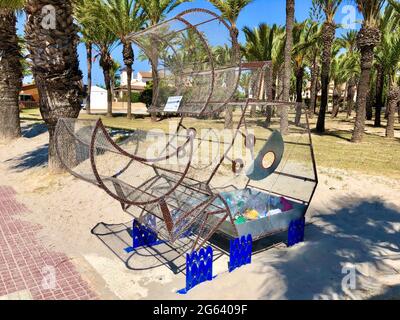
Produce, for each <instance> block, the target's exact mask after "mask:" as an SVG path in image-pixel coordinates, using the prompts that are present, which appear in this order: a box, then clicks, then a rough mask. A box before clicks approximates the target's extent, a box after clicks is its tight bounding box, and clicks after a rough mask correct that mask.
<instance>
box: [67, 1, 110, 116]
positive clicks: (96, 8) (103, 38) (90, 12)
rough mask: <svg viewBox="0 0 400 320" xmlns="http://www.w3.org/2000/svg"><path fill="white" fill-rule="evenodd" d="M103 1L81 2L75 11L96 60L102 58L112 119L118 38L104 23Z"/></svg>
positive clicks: (108, 106)
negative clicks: (115, 48)
mask: <svg viewBox="0 0 400 320" xmlns="http://www.w3.org/2000/svg"><path fill="white" fill-rule="evenodd" d="M104 6H105V4H104V2H103V1H102V0H80V2H79V3H78V4H77V6H76V7H77V8H76V10H75V15H76V17H77V20H78V21H79V23H80V24H81V25H82V26H83V28H84V30H86V34H87V35H88V37H89V38H90V41H91V42H92V43H93V45H94V48H95V49H96V51H97V54H96V55H95V58H97V57H98V56H100V66H101V68H102V69H103V76H104V84H105V87H106V90H107V116H108V117H112V97H113V93H112V74H111V73H112V68H113V64H114V61H113V59H112V57H111V51H112V50H113V49H114V46H115V45H116V43H117V37H116V36H115V34H114V33H113V32H111V31H110V30H109V29H108V28H106V27H105V25H104V23H103V22H102V14H99V13H101V12H104V10H105V9H104Z"/></svg>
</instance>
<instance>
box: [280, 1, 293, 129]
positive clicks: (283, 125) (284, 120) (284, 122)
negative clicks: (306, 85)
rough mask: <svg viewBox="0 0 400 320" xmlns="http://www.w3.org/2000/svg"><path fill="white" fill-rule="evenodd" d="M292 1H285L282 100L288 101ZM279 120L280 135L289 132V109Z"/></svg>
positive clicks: (282, 110)
mask: <svg viewBox="0 0 400 320" xmlns="http://www.w3.org/2000/svg"><path fill="white" fill-rule="evenodd" d="M294 10H295V3H294V0H286V42H285V53H284V69H283V100H284V101H289V99H290V78H291V74H292V65H291V63H292V49H293V26H294ZM280 116H281V118H280V129H281V133H282V134H287V133H288V130H289V109H288V107H282V109H281V115H280Z"/></svg>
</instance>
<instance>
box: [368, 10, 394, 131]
mask: <svg viewBox="0 0 400 320" xmlns="http://www.w3.org/2000/svg"><path fill="white" fill-rule="evenodd" d="M394 9H395V8H394V7H393V6H392V5H388V6H387V7H386V8H385V11H384V14H383V15H382V16H381V18H380V22H379V25H380V30H381V34H382V35H383V39H382V44H380V45H379V46H378V47H377V48H376V51H375V64H374V67H375V70H376V82H375V83H376V86H375V92H376V95H375V121H374V126H375V127H380V126H381V113H382V108H383V105H384V91H385V90H384V89H385V85H386V84H387V81H386V80H387V79H386V78H387V74H386V73H387V72H386V73H385V71H384V70H383V65H384V64H385V62H386V61H387V58H388V56H387V51H386V48H387V44H388V42H390V39H389V36H390V34H391V33H392V32H396V31H397V30H396V29H397V27H398V24H399V20H398V17H397V15H396V11H395V10H394Z"/></svg>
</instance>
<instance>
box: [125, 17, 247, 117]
mask: <svg viewBox="0 0 400 320" xmlns="http://www.w3.org/2000/svg"><path fill="white" fill-rule="evenodd" d="M216 30H218V33H216ZM128 39H129V40H131V41H133V42H134V43H136V44H137V45H138V46H139V47H140V48H141V49H142V50H143V52H144V53H145V55H146V56H147V58H148V59H149V60H150V63H151V65H152V68H153V76H154V79H153V80H154V93H153V103H152V106H151V108H150V111H157V112H162V111H164V109H165V107H166V105H167V102H168V99H169V98H170V97H176V96H179V97H182V101H181V105H180V108H179V113H185V114H209V113H213V112H216V111H218V110H222V109H223V107H224V106H225V104H226V103H228V102H229V101H230V99H231V98H232V96H233V95H234V93H235V91H236V87H237V84H238V80H239V77H240V52H239V48H240V47H239V45H238V43H237V40H236V37H235V36H234V35H233V34H232V31H231V29H230V27H229V26H228V25H227V24H226V22H225V21H223V20H222V19H221V18H220V17H219V16H217V15H215V14H214V13H212V12H210V11H207V10H202V9H193V10H188V11H185V12H183V13H181V14H179V15H178V16H176V17H175V18H173V19H170V20H167V21H165V22H163V23H161V24H159V25H157V26H154V27H151V28H148V29H146V30H145V31H141V32H138V33H135V34H132V35H130V36H129V37H128Z"/></svg>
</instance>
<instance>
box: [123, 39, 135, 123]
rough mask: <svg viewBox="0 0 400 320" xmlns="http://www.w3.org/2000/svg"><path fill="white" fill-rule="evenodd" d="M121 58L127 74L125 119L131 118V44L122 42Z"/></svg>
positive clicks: (132, 59) (133, 57)
mask: <svg viewBox="0 0 400 320" xmlns="http://www.w3.org/2000/svg"><path fill="white" fill-rule="evenodd" d="M123 57H124V64H125V66H126V74H127V79H128V83H127V89H128V100H127V118H128V119H131V118H132V98H131V95H132V65H133V62H134V59H135V56H134V53H133V49H132V45H131V43H126V42H123Z"/></svg>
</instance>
